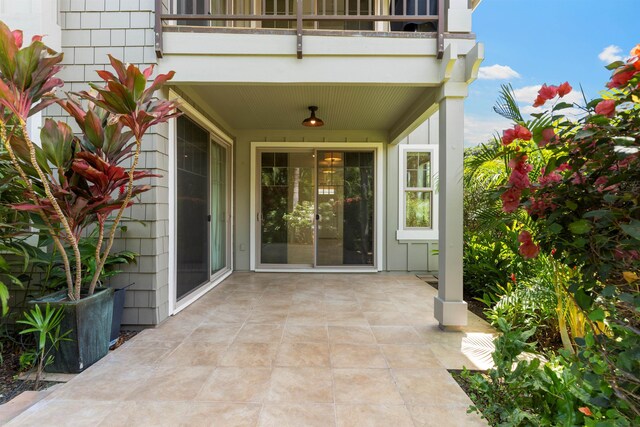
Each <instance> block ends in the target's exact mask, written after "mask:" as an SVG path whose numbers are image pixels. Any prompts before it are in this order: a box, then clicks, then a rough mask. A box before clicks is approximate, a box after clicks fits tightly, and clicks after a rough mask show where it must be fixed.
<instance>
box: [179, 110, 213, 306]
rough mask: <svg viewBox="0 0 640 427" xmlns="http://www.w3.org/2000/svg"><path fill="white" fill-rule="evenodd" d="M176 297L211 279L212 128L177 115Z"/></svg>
mask: <svg viewBox="0 0 640 427" xmlns="http://www.w3.org/2000/svg"><path fill="white" fill-rule="evenodd" d="M177 133H178V135H177V153H178V154H177V159H176V160H177V181H178V182H177V218H176V219H177V239H176V243H177V246H178V247H177V251H176V255H177V259H176V261H177V292H176V294H177V297H178V299H180V298H181V297H182V296H184V295H185V294H187V293H189V292H190V291H191V290H193V289H195V288H197V287H198V286H200V285H201V284H202V283H204V282H206V281H207V280H209V219H208V215H209V206H208V205H209V194H208V193H209V164H208V161H207V160H208V159H209V132H207V131H206V130H204V129H202V128H201V127H200V126H198V125H197V124H195V123H194V122H193V121H191V120H189V119H188V118H187V117H185V116H180V117H178V119H177Z"/></svg>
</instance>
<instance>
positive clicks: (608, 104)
mask: <svg viewBox="0 0 640 427" xmlns="http://www.w3.org/2000/svg"><path fill="white" fill-rule="evenodd" d="M615 112H616V101H614V100H613V99H605V100H604V101H600V102H599V103H598V105H596V114H601V115H603V116H607V117H613V114H614V113H615Z"/></svg>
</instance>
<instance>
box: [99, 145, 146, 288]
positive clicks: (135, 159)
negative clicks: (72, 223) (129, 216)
mask: <svg viewBox="0 0 640 427" xmlns="http://www.w3.org/2000/svg"><path fill="white" fill-rule="evenodd" d="M141 149H142V143H141V141H140V140H139V139H138V138H136V151H135V154H134V155H133V161H132V162H131V167H130V168H129V182H128V184H127V195H126V196H125V198H124V201H123V202H122V206H120V209H119V210H118V214H117V215H116V218H115V219H114V220H113V224H112V226H111V230H110V231H109V239H108V240H107V246H106V248H105V249H104V252H103V253H102V256H101V257H98V259H96V271H95V272H94V273H93V278H92V279H91V284H90V285H89V295H93V292H94V291H95V288H96V283H98V279H99V278H100V273H101V272H102V269H103V268H104V264H105V263H106V262H107V257H108V256H109V252H110V251H111V246H113V240H114V239H115V235H116V230H117V229H118V224H119V223H120V219H121V218H122V215H123V214H124V210H125V209H126V208H127V205H128V204H129V201H130V200H131V193H133V178H134V173H135V171H136V167H137V166H138V158H139V157H140V151H141ZM99 247H100V246H98V248H99Z"/></svg>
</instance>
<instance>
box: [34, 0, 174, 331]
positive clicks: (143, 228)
mask: <svg viewBox="0 0 640 427" xmlns="http://www.w3.org/2000/svg"><path fill="white" fill-rule="evenodd" d="M154 7H155V2H154V1H153V0H151V1H147V0H142V1H139V0H61V1H60V12H61V19H60V22H61V25H62V50H63V52H64V54H65V58H64V63H65V68H64V69H63V70H62V71H61V73H60V77H61V78H62V79H64V80H65V82H66V85H65V87H64V90H65V91H80V90H86V89H88V88H89V87H88V82H90V81H98V76H97V75H96V70H100V69H105V68H106V69H109V68H110V66H109V65H108V64H109V58H108V57H107V55H108V54H111V55H113V56H114V57H116V58H118V59H120V60H123V61H125V62H131V63H135V64H136V65H138V66H140V67H147V66H148V65H150V64H156V63H157V59H156V56H155V50H154V46H153V44H154V42H155V40H154V32H153V25H152V24H153V21H154V15H153V9H154ZM45 116H46V117H52V118H55V119H58V120H64V121H66V122H67V123H69V125H70V126H71V127H72V129H73V130H74V132H79V131H80V129H79V128H78V126H77V124H76V123H75V121H74V120H71V119H70V118H69V117H68V116H67V115H66V114H64V113H63V111H62V109H61V108H60V107H58V106H51V107H48V108H47V109H46V110H45ZM167 136H168V126H167V125H166V124H163V125H159V126H155V127H154V128H152V129H151V130H150V132H149V133H148V134H147V135H146V136H145V137H144V139H143V144H142V146H143V152H142V153H141V155H140V160H139V167H140V168H147V169H149V170H150V171H151V172H152V173H154V174H159V175H162V177H160V178H149V179H148V180H147V182H146V183H147V184H150V185H151V187H152V189H151V190H150V191H148V192H146V193H143V194H142V195H141V196H140V197H138V203H136V204H135V205H134V206H132V207H131V208H129V209H127V210H126V212H125V217H129V218H135V219H136V220H144V222H143V223H140V222H138V221H124V222H123V225H126V227H127V230H126V232H121V231H119V232H118V234H117V239H116V241H115V242H114V245H113V250H114V251H121V250H125V249H126V250H130V251H133V252H136V253H139V254H140V256H139V257H138V262H137V264H132V265H129V266H125V267H124V268H123V270H124V271H123V273H121V274H119V275H117V276H115V277H113V278H112V279H111V280H110V283H109V285H110V286H112V287H122V286H127V285H129V284H131V283H134V285H132V286H131V287H129V288H128V290H127V294H126V298H125V310H124V313H123V320H122V322H123V324H125V325H143V326H144V325H154V324H157V323H160V322H161V321H162V320H164V319H165V318H166V317H167V316H168V313H169V306H168V301H169V292H168V290H169V273H168V260H169V254H168V250H169V245H168V212H169V209H168V200H169V199H168V198H169V191H168V182H169V181H168V155H167V153H168V151H167V150H168V139H167Z"/></svg>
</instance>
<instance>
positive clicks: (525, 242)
mask: <svg viewBox="0 0 640 427" xmlns="http://www.w3.org/2000/svg"><path fill="white" fill-rule="evenodd" d="M518 241H519V242H520V248H518V252H520V255H522V256H523V257H525V258H535V257H536V256H538V253H540V246H538V245H536V244H535V243H533V240H532V239H531V233H529V232H528V231H522V232H521V233H520V235H519V236H518Z"/></svg>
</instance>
